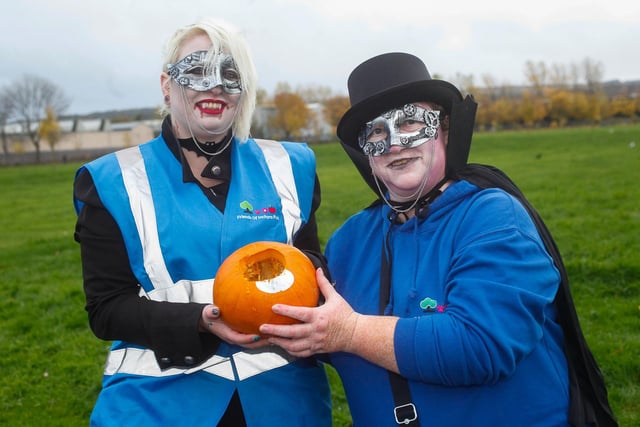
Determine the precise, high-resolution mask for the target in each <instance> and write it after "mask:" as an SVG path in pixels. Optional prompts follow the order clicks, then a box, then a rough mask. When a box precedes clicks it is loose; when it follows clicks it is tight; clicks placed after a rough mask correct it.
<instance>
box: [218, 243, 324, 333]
mask: <svg viewBox="0 0 640 427" xmlns="http://www.w3.org/2000/svg"><path fill="white" fill-rule="evenodd" d="M318 296H319V290H318V285H317V283H316V275H315V268H314V266H313V263H312V262H311V261H310V260H309V258H307V256H306V255H305V254H304V253H303V252H302V251H300V250H299V249H297V248H295V247H294V246H291V245H286V244H284V243H278V242H254V243H250V244H248V245H246V246H243V247H242V248H240V249H238V250H236V251H235V252H233V253H232V254H231V255H229V257H227V259H225V260H224V262H223V263H222V265H221V266H220V268H219V269H218V273H217V274H216V278H215V281H214V283H213V302H214V304H215V305H217V306H218V307H219V308H220V317H221V318H222V320H223V321H224V322H225V323H226V324H227V325H229V326H230V327H231V328H233V329H235V330H236V331H239V332H244V333H246V334H258V333H259V332H258V327H259V326H260V325H262V324H263V323H274V324H293V323H296V322H297V321H296V320H294V319H292V318H290V317H286V316H280V315H277V314H275V313H274V312H273V311H272V310H271V307H272V306H273V305H274V304H276V303H281V304H288V305H297V306H306V307H313V306H315V305H317V303H318Z"/></svg>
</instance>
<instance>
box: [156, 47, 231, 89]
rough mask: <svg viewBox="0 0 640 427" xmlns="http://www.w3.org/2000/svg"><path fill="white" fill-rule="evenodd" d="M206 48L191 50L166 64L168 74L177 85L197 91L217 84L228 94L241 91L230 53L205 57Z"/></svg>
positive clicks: (218, 53)
mask: <svg viewBox="0 0 640 427" xmlns="http://www.w3.org/2000/svg"><path fill="white" fill-rule="evenodd" d="M207 53H208V52H207V51H206V50H199V51H197V52H192V53H190V54H188V55H187V56H185V57H184V58H182V59H181V60H180V61H178V62H176V63H175V64H167V69H168V74H169V76H170V77H171V78H172V79H173V80H175V81H176V82H177V83H178V84H179V85H181V86H183V87H187V88H189V89H193V90H197V91H199V92H206V91H208V90H211V89H213V88H215V87H217V86H222V89H223V90H224V91H225V92H227V93H229V94H238V93H241V92H242V85H241V82H240V73H239V72H238V70H237V67H236V64H235V61H234V60H233V57H232V56H231V55H227V54H225V53H222V52H217V53H215V54H214V55H213V57H211V58H207Z"/></svg>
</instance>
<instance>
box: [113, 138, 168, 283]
mask: <svg viewBox="0 0 640 427" xmlns="http://www.w3.org/2000/svg"><path fill="white" fill-rule="evenodd" d="M116 157H117V159H118V163H120V170H121V171H122V179H123V181H124V186H125V188H126V190H127V195H128V196H129V204H130V206H131V213H132V214H133V218H134V220H135V223H136V228H137V229H138V236H140V243H142V256H143V260H144V269H145V271H146V272H147V274H148V275H149V279H151V282H152V283H153V285H154V287H156V288H168V287H169V286H171V285H173V280H171V275H170V274H169V271H168V270H167V266H166V264H165V263H164V258H163V257H162V249H160V238H159V237H158V227H157V225H156V210H155V207H154V205H153V199H152V197H151V186H150V185H149V178H148V177H147V170H146V168H145V167H144V159H143V158H142V153H141V152H140V148H138V147H131V148H127V149H125V150H121V151H117V152H116Z"/></svg>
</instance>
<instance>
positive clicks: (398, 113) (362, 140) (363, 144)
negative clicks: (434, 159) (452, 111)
mask: <svg viewBox="0 0 640 427" xmlns="http://www.w3.org/2000/svg"><path fill="white" fill-rule="evenodd" d="M438 127H440V111H438V110H428V109H426V108H422V107H420V106H418V105H415V104H405V105H404V107H402V108H394V109H393V110H389V111H387V112H385V113H382V114H381V115H380V116H378V117H376V118H375V119H373V120H371V121H370V122H367V123H366V124H365V125H364V126H363V127H362V129H361V130H360V134H359V135H358V144H359V145H360V148H361V149H362V152H363V153H364V154H365V155H367V156H381V155H383V154H386V153H388V152H389V150H390V149H391V146H392V145H399V146H401V147H407V148H414V147H418V146H420V145H422V144H424V143H425V142H428V141H431V140H433V139H436V138H437V137H438Z"/></svg>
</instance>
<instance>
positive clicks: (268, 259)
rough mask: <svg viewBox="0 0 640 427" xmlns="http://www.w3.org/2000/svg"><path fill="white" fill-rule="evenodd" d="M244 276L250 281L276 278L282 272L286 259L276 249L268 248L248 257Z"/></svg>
mask: <svg viewBox="0 0 640 427" xmlns="http://www.w3.org/2000/svg"><path fill="white" fill-rule="evenodd" d="M245 262H246V268H245V270H244V278H245V279H246V280H249V281H250V282H257V281H263V280H269V279H274V278H276V277H278V276H280V275H281V274H282V272H283V271H284V269H285V265H286V261H285V259H284V256H282V254H281V253H280V252H278V251H276V250H273V249H267V250H264V251H262V252H258V253H257V254H253V255H250V256H248V257H247V259H246V260H245Z"/></svg>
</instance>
